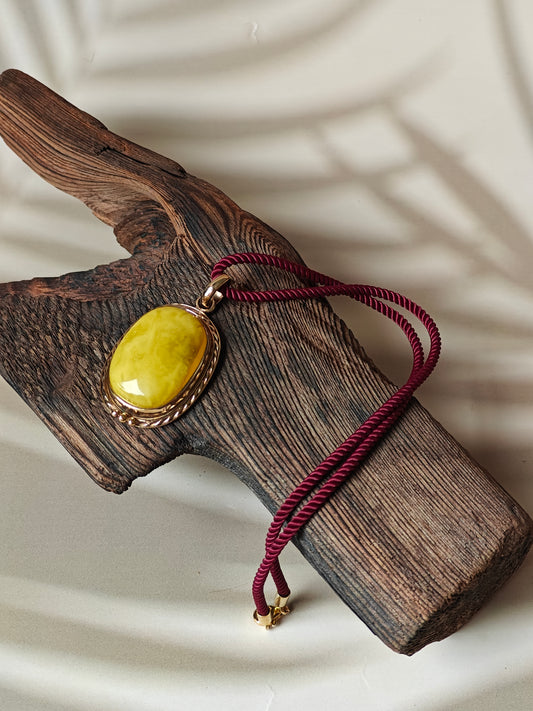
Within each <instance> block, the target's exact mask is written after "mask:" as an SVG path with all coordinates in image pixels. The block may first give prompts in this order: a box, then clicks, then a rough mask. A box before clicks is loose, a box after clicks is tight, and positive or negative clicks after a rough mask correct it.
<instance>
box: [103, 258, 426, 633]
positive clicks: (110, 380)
mask: <svg viewBox="0 0 533 711" xmlns="http://www.w3.org/2000/svg"><path fill="white" fill-rule="evenodd" d="M239 264H251V265H257V266H266V267H273V268H276V269H281V270H284V271H287V272H290V273H291V274H293V275H295V276H296V277H298V278H300V279H302V280H303V281H304V283H306V284H308V285H306V286H301V287H297V288H289V289H279V290H265V291H252V290H246V289H239V288H235V287H233V286H232V285H231V283H232V279H231V277H230V276H229V275H228V273H227V272H228V271H229V270H230V269H231V267H234V266H236V265H239ZM338 295H344V296H349V297H351V298H352V299H354V300H356V301H358V302H360V303H362V304H364V305H366V306H368V307H369V308H371V309H373V310H375V311H377V312H378V313H380V314H382V315H383V316H386V317H387V318H388V319H390V320H391V321H393V322H394V323H395V324H396V325H397V326H399V327H400V328H401V330H402V331H403V332H404V334H405V336H406V338H407V340H408V342H409V345H410V346H411V350H412V354H413V361H412V367H411V372H410V374H409V377H408V379H407V381H406V382H405V383H404V385H402V386H401V387H400V388H398V389H397V390H396V392H395V393H394V394H393V395H392V396H391V397H389V399H388V400H386V401H385V402H384V403H383V404H382V405H381V406H380V407H379V408H378V409H377V410H376V411H375V412H374V413H373V414H372V415H371V416H370V417H369V418H368V419H367V420H366V421H365V422H363V424H362V425H361V426H360V427H358V429H357V430H356V431H355V432H354V433H353V434H352V435H351V436H350V437H348V438H347V439H346V440H345V441H344V442H342V443H341V444H340V445H339V446H338V447H337V449H335V451H333V452H332V453H331V454H330V455H329V456H328V457H326V459H325V460H324V461H323V462H321V463H320V464H319V465H318V466H317V467H316V468H315V469H314V470H313V471H312V472H310V473H309V474H308V475H307V476H306V477H305V479H303V481H302V482H301V483H300V484H299V485H298V486H297V487H296V488H295V489H294V491H292V493H291V494H289V496H288V497H287V498H286V500H285V501H284V502H283V504H282V505H281V506H280V508H279V509H278V511H277V513H276V514H275V515H274V518H273V521H272V523H271V525H270V528H269V530H268V532H267V535H266V540H265V554H264V557H263V560H262V561H261V564H260V566H259V568H258V570H257V573H256V575H255V578H254V581H253V584H252V595H253V598H254V602H255V608H256V609H255V612H254V619H255V621H256V622H257V623H258V624H259V625H260V626H261V627H264V628H267V629H269V628H271V627H273V626H274V625H276V623H277V622H278V621H279V620H280V619H281V618H282V617H284V616H285V615H286V614H287V613H288V612H289V607H288V599H289V595H290V589H289V586H288V584H287V581H286V579H285V576H284V574H283V572H282V569H281V566H280V562H279V557H280V555H281V553H282V551H283V549H284V548H285V546H286V545H287V544H288V543H289V542H290V541H291V539H292V538H293V537H294V536H295V535H296V534H297V533H298V531H299V530H300V529H301V528H302V527H303V526H305V524H306V523H307V522H308V521H309V520H310V519H311V518H312V517H313V516H314V515H315V514H316V513H317V512H318V511H319V510H320V508H321V507H322V506H323V505H324V504H325V503H326V502H327V501H328V500H329V499H330V498H331V497H332V496H333V494H334V493H335V492H336V491H337V490H338V489H339V487H341V486H342V484H343V483H344V482H345V481H346V480H347V479H348V478H349V477H350V476H352V475H353V474H354V472H355V471H356V469H357V467H358V466H359V464H360V463H361V462H362V461H363V460H364V459H365V457H366V456H367V455H368V454H369V453H370V452H371V450H372V449H373V448H374V447H375V446H376V445H377V444H378V442H380V440H381V439H382V438H383V437H384V436H385V435H386V434H387V432H388V431H389V430H390V429H391V428H392V427H393V425H394V423H395V422H396V421H397V420H398V418H399V417H400V416H401V415H402V413H403V412H404V410H405V409H406V407H407V406H408V404H409V402H410V401H411V398H412V396H413V393H414V392H415V390H416V389H417V388H418V387H419V386H420V385H421V384H422V383H423V382H424V381H425V380H426V379H427V377H428V376H429V375H430V373H431V372H432V370H433V369H434V367H435V365H436V363H437V361H438V358H439V355H440V335H439V331H438V328H437V326H436V324H435V322H434V321H433V319H432V318H431V317H430V316H429V314H427V313H426V311H424V310H423V309H422V308H421V307H420V306H418V305H417V304H415V303H414V302H412V301H411V300H410V299H408V298H407V297H405V296H403V295H402V294H398V293H396V292H394V291H390V290H388V289H383V288H380V287H376V286H369V285H362V284H345V283H343V282H340V281H338V280H336V279H333V278H332V277H329V276H327V275H325V274H321V273H320V272H316V271H314V270H312V269H309V268H307V267H305V266H304V265H302V264H299V263H297V262H291V261H289V260H285V259H281V258H279V257H275V256H273V255H269V254H258V253H241V254H232V255H229V256H227V257H224V258H223V259H221V260H220V261H219V262H217V264H215V266H214V267H213V269H212V272H211V282H210V284H209V285H208V286H207V288H206V289H205V291H204V293H203V294H202V295H201V296H200V297H199V298H198V300H197V302H196V305H195V306H189V305H185V304H169V305H166V306H159V307H157V308H155V309H153V310H151V311H149V312H147V313H146V314H144V315H143V316H142V317H141V318H140V319H139V320H138V321H136V322H135V323H134V324H133V326H132V327H131V328H130V329H129V330H128V331H127V332H126V333H125V334H124V336H123V337H122V339H121V340H120V341H119V343H118V344H117V346H116V347H115V349H114V351H113V352H112V353H111V355H110V357H109V359H108V361H107V364H106V366H105V369H104V372H103V376H102V396H103V399H104V402H105V404H106V406H107V408H108V409H109V411H110V413H111V415H113V416H114V417H116V418H118V419H119V420H120V421H121V422H124V423H125V424H128V425H132V426H134V427H161V426H163V425H166V424H168V423H170V422H173V421H174V420H176V419H177V418H178V417H180V416H181V415H182V414H184V413H185V412H186V411H187V409H188V408H189V407H191V406H192V405H193V404H194V403H195V402H196V400H197V399H198V398H199V397H200V395H201V393H202V391H203V390H204V389H205V387H206V386H207V384H208V383H209V380H210V379H211V377H212V376H213V374H214V372H215V369H216V366H217V362H218V359H219V355H220V336H219V334H218V330H217V328H216V327H215V325H214V324H213V322H212V321H211V319H210V318H209V317H208V316H207V314H209V313H211V312H212V311H214V309H215V308H216V306H217V305H218V304H219V303H220V302H221V301H222V299H223V298H226V299H227V300H229V301H242V302H247V303H250V304H258V303H262V302H267V301H269V302H276V301H291V300H296V299H316V298H324V297H330V296H338ZM393 305H394V306H393ZM395 306H396V307H399V308H401V309H402V310H403V311H404V312H407V313H408V314H411V315H412V316H414V317H415V318H416V319H417V321H418V322H419V323H420V324H421V325H422V326H423V327H424V329H425V330H426V332H427V334H428V336H429V350H428V354H427V356H426V355H425V353H424V348H423V346H422V343H421V341H420V338H419V337H418V334H417V332H416V330H415V328H414V327H413V326H412V324H411V323H410V321H409V320H408V318H407V316H405V315H404V314H402V313H401V312H400V311H399V310H398V309H397V308H394V307H395ZM269 575H270V576H271V577H272V579H273V581H274V584H275V586H276V590H277V596H276V599H275V601H274V604H273V605H269V604H268V603H267V601H266V597H265V593H264V588H265V584H266V581H267V578H268V576H269Z"/></svg>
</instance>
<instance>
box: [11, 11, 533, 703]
mask: <svg viewBox="0 0 533 711" xmlns="http://www.w3.org/2000/svg"><path fill="white" fill-rule="evenodd" d="M532 27H533V5H532V4H531V3H529V2H527V0H509V1H508V2H506V1H505V0H499V1H498V0H388V1H387V0H360V1H357V0H331V1H330V2H327V3H326V2H324V0H270V1H269V2H266V1H265V0H263V1H262V2H260V1H259V0H176V1H173V2H172V1H171V0H151V1H148V0H0V69H5V68H7V67H11V66H12V67H17V68H19V69H22V70H25V71H27V72H29V73H30V74H33V75H34V76H36V77H37V78H39V79H40V80H41V81H44V82H45V83H47V84H49V85H50V86H52V87H53V88H54V89H56V90H57V91H59V92H60V93H61V94H63V95H64V96H66V97H67V98H68V99H69V100H71V101H72V102H73V103H76V104H77V105H79V106H80V107H82V108H84V109H85V110H87V111H89V112H90V113H92V114H94V115H95V116H97V117H98V118H100V119H101V120H102V121H103V122H104V123H105V124H107V125H108V126H109V128H111V129H112V130H114V131H115V132H117V133H119V134H123V135H125V136H127V137H129V138H130V139H132V140H134V141H136V142H138V143H141V144H144V145H147V146H149V147H150V148H152V149H154V150H156V151H159V152H162V153H164V154H167V155H169V156H170V157H173V158H175V159H176V160H177V161H178V162H180V163H182V164H183V165H184V166H185V167H186V168H187V169H188V170H189V171H190V172H192V173H195V174H197V175H200V176H202V177H204V178H206V179H207V180H209V181H211V182H213V183H215V184H216V185H218V186H219V187H220V188H222V189H223V190H224V191H225V192H227V193H228V194H229V195H231V197H233V198H234V199H235V200H236V201H237V202H238V203H240V204H241V205H243V206H244V207H246V208H248V209H249V210H251V211H252V212H253V213H255V214H256V215H258V216H259V217H261V218H262V219H264V220H265V221H266V222H268V223H270V224H271V225H273V226H274V227H276V228H277V229H279V231H280V232H282V233H283V234H285V235H286V236H287V237H288V238H289V239H290V240H291V241H292V242H293V244H294V245H295V246H296V247H297V248H298V249H299V251H300V252H301V254H302V255H303V257H304V258H305V260H306V261H307V263H308V264H309V265H311V266H314V267H316V268H319V269H321V270H325V271H327V272H329V273H331V274H332V275H335V276H338V277H339V278H341V279H346V280H353V281H364V282H369V283H377V284H382V285H384V286H388V287H391V288H395V289H398V290H401V291H404V292H407V293H408V294H409V295H410V296H411V297H413V298H414V299H415V300H416V301H418V302H420V303H422V304H423V305H424V306H425V307H426V308H427V309H428V310H429V311H430V313H432V315H434V317H435V318H436V320H437V321H438V323H439V325H440V326H441V329H442V333H443V336H444V343H445V348H444V354H443V359H442V362H441V364H440V366H439V368H438V371H437V373H436V374H435V376H434V377H433V378H432V380H431V381H430V383H429V384H428V385H427V386H426V387H425V388H424V389H423V391H422V392H421V396H420V398H421V400H422V402H423V403H424V404H425V405H426V406H427V407H428V408H429V409H430V410H431V411H432V412H433V413H434V414H435V415H436V416H437V418H438V419H440V420H441V421H442V422H443V423H444V424H445V426H446V427H447V428H448V429H449V430H450V431H451V432H452V433H453V434H454V435H455V436H456V437H457V438H458V439H459V440H460V441H461V442H463V443H464V444H465V445H466V446H467V447H468V448H469V449H470V450H471V451H472V453H473V454H474V455H475V456H476V458H477V459H479V460H480V461H481V462H482V463H483V464H484V465H486V466H487V468H488V469H490V471H491V472H492V473H493V475H494V476H495V477H496V478H497V479H498V480H499V481H500V482H501V483H502V484H503V486H504V487H505V488H507V489H508V490H509V491H510V492H511V493H512V494H513V495H514V496H515V497H516V498H517V499H518V500H519V501H520V502H521V503H522V505H523V506H524V507H525V508H526V509H527V510H529V512H530V513H533V458H532V453H533V445H532V444H531V439H532V438H531V432H532V430H533V405H532V401H533V367H532V366H533V342H532V335H533V290H532V280H531V276H530V273H531V268H532V265H533V207H532V191H533V128H532V126H533V42H532V41H531V35H532V32H533V30H531V28H532ZM121 254H122V252H121V250H120V248H119V247H118V246H117V245H116V244H115V243H114V241H113V237H112V235H111V233H110V232H109V230H108V228H106V227H105V226H104V225H102V224H100V223H98V221H96V220H95V219H94V218H93V217H92V216H91V215H90V213H89V212H88V211H87V210H86V209H85V208H84V207H83V206H81V205H78V204H77V203H76V202H75V201H74V200H72V199H70V198H68V197H66V196H64V195H62V194H60V193H58V192H56V191H54V190H53V189H52V188H50V187H49V186H48V185H46V184H44V183H42V182H40V180H39V179H38V178H36V177H35V176H34V175H32V174H30V173H29V171H28V170H27V169H26V167H25V166H24V165H22V164H21V163H20V162H19V161H18V160H17V159H15V158H14V156H12V155H11V154H10V153H9V151H8V150H7V149H6V148H5V147H4V146H0V281H10V280H13V279H19V278H25V277H31V276H35V275H46V274H50V275H52V274H59V273H63V272H66V271H71V270H75V269H84V268H89V267H92V266H94V265H96V264H98V263H101V262H106V261H108V260H110V259H112V258H114V257H116V256H118V255H121ZM338 311H339V312H340V313H342V314H343V315H344V316H345V318H346V319H347V320H348V321H349V322H350V323H351V324H352V326H353V328H354V330H355V332H356V334H357V335H358V337H359V338H360V340H361V341H362V343H363V344H364V345H365V347H366V348H367V350H368V351H369V352H370V354H371V355H372V356H373V357H374V358H375V359H376V360H377V362H378V363H379V364H380V365H381V367H382V368H383V369H384V370H385V372H387V373H389V374H390V375H391V376H392V377H397V378H400V377H401V376H402V374H403V373H404V371H405V368H406V366H407V362H408V357H409V354H408V352H407V350H406V349H405V348H404V344H403V342H402V341H401V340H400V339H399V338H396V336H395V334H394V333H393V332H392V329H391V328H390V327H389V326H387V324H382V323H380V322H376V321H375V320H374V319H370V318H369V319H368V322H366V321H364V322H361V321H358V322H357V323H354V322H353V317H352V316H351V315H350V309H349V306H347V305H346V304H344V303H341V302H339V304H338ZM0 462H1V464H0V471H1V474H0V476H1V482H2V484H1V497H0V512H1V516H0V540H1V541H2V543H1V547H0V707H1V708H2V709H3V710H5V711H37V710H38V711H52V710H53V711H66V710H67V709H68V710H69V711H121V710H124V711H170V710H174V709H190V708H192V707H194V708H196V709H212V708H217V709H232V711H240V710H241V709H242V711H255V710H256V709H257V710H258V711H263V710H269V711H284V710H285V709H289V708H291V709H300V708H305V709H308V710H310V711H313V709H329V708H331V709H336V711H344V710H346V711H347V710H348V709H350V710H352V709H363V710H365V711H366V710H369V711H407V710H408V709H424V710H425V711H448V710H451V709H461V710H462V711H478V710H481V709H483V711H500V710H501V709H506V711H509V710H511V711H513V710H517V711H518V710H520V711H522V710H525V709H529V708H530V704H531V697H532V696H533V643H532V642H531V639H532V638H533V604H532V603H533V592H532V591H533V585H532V583H533V561H532V558H531V556H530V557H529V558H528V560H527V561H526V564H525V565H524V567H523V568H522V569H521V570H520V571H519V573H518V574H517V575H516V576H515V577H514V578H513V580H512V581H511V582H510V583H509V584H508V585H507V587H506V588H505V589H504V590H503V591H501V592H500V593H498V594H497V595H496V596H495V598H494V600H493V601H492V602H491V603H490V604H489V605H488V606H487V607H486V608H485V609H484V610H483V611H482V612H481V613H480V614H479V615H478V616H477V617H476V618H475V619H474V620H473V621H472V622H471V623H470V624H469V625H468V626H467V627H465V628H464V629H463V630H462V631H460V632H459V633H457V634H455V635H454V636H453V637H451V638H449V639H448V640H445V641H443V642H441V643H438V644H435V645H432V646H430V647H429V648H426V649H425V650H423V651H422V652H420V653H419V654H418V655H416V656H415V657H414V658H412V659H407V658H403V657H400V656H398V655H395V654H394V653H392V652H390V651H389V650H387V649H386V648H385V647H384V646H383V645H382V644H381V643H380V642H378V641H377V640H376V639H374V638H373V637H372V635H371V634H370V633H369V632H368V631H367V630H366V628H365V627H364V626H363V625H362V624H361V623H360V622H359V621H358V620H357V619H356V618H355V617H354V616H353V615H352V614H351V613H350V612H349V611H348V609H347V608H345V607H344V605H343V604H342V603H341V602H340V601H339V600H338V599H337V598H336V597H335V596H334V594H333V593H331V592H330V590H329V589H328V588H327V586H326V585H325V583H323V581H322V580H321V579H319V578H318V576H317V575H316V574H315V573H314V571H313V570H312V569H310V567H309V566H308V565H307V564H306V563H305V561H303V559H302V558H301V557H300V556H299V555H298V553H297V552H296V551H294V550H290V551H288V552H287V554H286V555H285V561H286V567H287V571H288V574H289V575H290V580H291V583H292V585H293V587H294V589H295V590H296V591H298V590H299V591H301V602H300V606H299V612H298V614H296V613H295V614H294V615H293V617H292V619H289V620H288V621H287V624H285V625H283V626H282V627H280V628H279V629H278V630H276V632H275V633H272V634H268V635H264V634H261V633H260V631H259V630H256V629H255V628H254V627H253V625H252V624H251V623H249V621H248V614H249V609H248V607H249V605H250V603H249V597H248V595H249V593H248V587H249V582H250V579H251V577H252V575H253V572H254V571H255V567H256V565H257V563H258V561H259V557H260V555H261V548H262V537H263V533H264V529H265V526H266V524H267V522H268V517H267V515H266V513H265V512H264V511H263V509H262V507H261V506H260V505H259V504H258V503H257V502H256V501H255V499H254V498H253V497H252V495H251V494H249V493H248V492H247V491H245V490H243V487H241V485H240V484H239V483H238V482H237V481H236V480H234V479H233V477H232V476H231V475H230V474H228V473H227V472H225V471H223V470H221V469H218V468H216V467H214V466H213V465H212V464H211V463H210V462H205V461H197V460H193V459H190V458H184V459H182V460H181V461H177V462H174V463H172V464H170V465H168V466H166V467H164V468H163V469H161V470H159V471H158V472H156V473H154V474H153V475H151V476H150V477H149V478H148V479H146V480H145V481H139V482H137V483H136V484H135V486H134V487H133V490H132V491H131V492H129V493H128V494H126V495H125V496H123V497H120V498H118V497H114V496H112V495H110V494H105V493H104V492H102V491H100V490H99V489H98V488H97V487H96V486H95V485H94V484H92V483H91V482H90V481H89V480H88V478H87V477H85V476H84V475H83V473H82V472H81V471H80V470H79V469H78V468H77V466H76V465H75V464H74V463H73V461H71V460H70V458H69V457H68V455H66V453H65V452H64V451H63V450H62V449H61V447H60V446H59V444H58V443H57V442H56V441H55V440H54V439H53V437H52V436H51V435H50V434H49V433H48V432H47V431H45V429H44V427H43V426H41V424H40V423H39V422H38V421H37V419H36V418H35V417H34V416H33V415H32V413H31V412H30V411H29V410H28V409H27V408H26V407H25V406H24V405H23V404H22V403H21V402H20V401H19V400H18V398H17V397H16V396H15V394H14V393H13V392H12V391H11V390H10V389H9V388H8V386H7V385H6V384H5V383H3V382H2V383H0ZM280 466H283V463H282V462H280ZM111 541H112V542H111Z"/></svg>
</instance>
